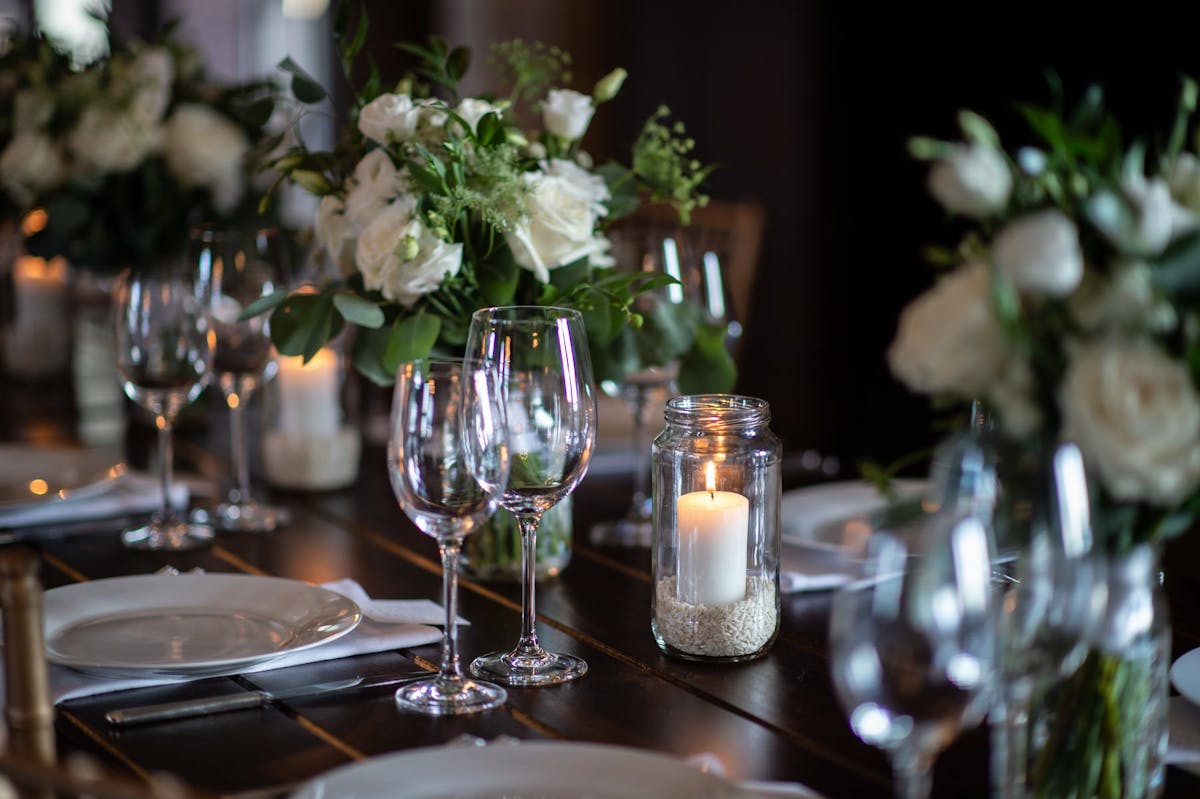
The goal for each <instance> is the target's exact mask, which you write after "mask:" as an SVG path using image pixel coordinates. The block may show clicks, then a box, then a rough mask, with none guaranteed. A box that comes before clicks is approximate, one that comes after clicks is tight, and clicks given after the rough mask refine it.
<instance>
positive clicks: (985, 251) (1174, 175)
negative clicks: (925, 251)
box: [888, 81, 1200, 552]
mask: <svg viewBox="0 0 1200 799" xmlns="http://www.w3.org/2000/svg"><path fill="white" fill-rule="evenodd" d="M1196 105H1197V90H1196V85H1195V84H1194V83H1192V82H1190V81H1188V82H1186V83H1185V86H1184V89H1183V96H1182V102H1181V107H1180V111H1179V115H1178V119H1177V121H1176V124H1175V127H1174V130H1173V131H1172V132H1171V134H1170V136H1169V138H1168V139H1167V140H1166V146H1165V148H1164V149H1163V150H1162V152H1160V153H1158V154H1157V155H1155V156H1154V157H1151V156H1150V155H1149V154H1148V152H1147V148H1146V147H1145V146H1144V145H1142V144H1140V143H1137V142H1135V143H1132V144H1130V145H1128V146H1125V145H1123V143H1122V141H1121V135H1120V129H1119V127H1118V126H1117V123H1116V121H1115V120H1114V119H1113V118H1112V117H1111V116H1110V115H1109V114H1107V113H1106V112H1105V111H1104V109H1103V108H1102V106H1101V103H1100V93H1099V90H1097V89H1093V90H1092V91H1091V92H1090V93H1089V94H1088V95H1087V96H1086V97H1085V99H1084V100H1083V102H1082V103H1081V105H1080V106H1079V107H1078V108H1077V109H1074V111H1073V113H1071V114H1069V115H1067V114H1062V113H1059V112H1058V111H1056V110H1051V109H1045V108H1037V107H1031V106H1027V107H1024V108H1023V109H1022V110H1023V114H1024V116H1025V118H1026V120H1027V122H1028V123H1029V124H1030V126H1031V127H1032V129H1033V132H1034V134H1035V135H1036V136H1037V137H1038V138H1039V139H1040V144H1038V145H1037V146H1028V147H1023V148H1020V149H1018V150H1016V151H1015V152H1011V153H1009V152H1005V151H1004V150H1003V149H1002V148H1001V145H1000V140H999V137H998V136H997V134H996V132H995V131H994V130H993V128H992V127H991V126H990V125H989V124H988V123H987V122H986V121H985V120H983V119H982V118H980V117H979V116H977V115H974V114H971V113H969V112H964V113H963V114H962V115H961V116H960V125H961V127H962V130H963V133H964V134H965V137H966V142H965V143H957V142H941V141H933V140H930V139H914V140H913V141H912V142H911V143H910V148H911V150H912V152H913V154H914V155H915V156H916V157H918V158H921V159H925V160H929V161H931V162H932V169H931V171H930V176H929V189H930V192H931V193H932V194H933V196H934V197H935V198H936V199H937V200H938V202H939V203H940V204H941V205H942V206H943V207H944V208H945V209H946V210H947V211H948V212H949V213H950V214H952V215H955V216H959V217H964V218H966V220H968V226H967V227H968V231H967V233H966V235H965V237H964V238H963V239H962V240H961V241H960V242H959V244H958V246H957V248H955V249H953V250H934V251H931V252H932V253H933V255H934V256H935V260H936V261H937V262H939V263H941V264H943V265H945V266H947V267H949V271H948V273H947V274H946V275H944V276H943V277H942V278H940V279H939V280H938V281H937V283H936V284H935V285H934V287H933V288H932V289H930V290H929V291H928V292H927V293H926V294H924V295H922V296H920V297H918V298H917V299H916V300H914V301H913V302H912V303H911V304H910V305H909V306H908V307H907V308H905V309H904V311H903V313H902V315H901V317H900V324H899V330H898V333H897V335H896V338H895V341H894V342H893V343H892V346H891V348H890V349H889V351H888V361H889V363H890V365H891V368H892V371H893V373H894V374H895V375H896V376H897V377H899V378H900V379H901V380H902V381H904V382H905V383H906V384H907V385H908V386H909V387H910V388H912V389H913V390H915V391H920V392H924V393H928V394H934V395H941V396H948V397H951V398H957V399H961V400H971V399H983V400H985V401H986V402H987V403H988V404H989V405H990V407H992V408H993V409H994V411H995V412H996V414H997V416H998V420H999V423H1000V424H1001V425H1002V427H1003V428H1004V430H1005V431H1006V432H1007V433H1009V434H1010V435H1011V436H1013V437H1016V438H1018V439H1021V438H1026V439H1027V438H1032V437H1042V438H1044V439H1047V440H1058V439H1062V440H1070V441H1073V442H1075V443H1076V444H1077V445H1078V446H1079V448H1080V450H1081V451H1082V453H1083V456H1084V458H1085V460H1086V462H1087V465H1088V469H1089V474H1090V475H1091V476H1092V478H1093V482H1095V483H1096V484H1097V487H1098V489H1099V491H1098V496H1097V497H1096V498H1095V499H1096V509H1097V511H1098V512H1097V513H1095V514H1094V515H1093V521H1094V525H1095V527H1096V533H1097V536H1098V537H1099V538H1101V539H1102V540H1104V541H1105V542H1106V544H1107V545H1108V547H1109V549H1110V550H1112V551H1115V552H1121V551H1125V550H1127V549H1128V548H1129V547H1131V546H1133V545H1136V544H1139V543H1143V542H1146V541H1147V540H1149V541H1151V542H1159V541H1161V540H1162V539H1164V538H1167V537H1169V536H1171V535H1174V534H1177V533H1179V532H1181V531H1182V530H1184V529H1186V528H1187V527H1188V526H1190V524H1191V523H1192V521H1193V520H1194V519H1195V518H1196V516H1197V513H1198V512H1200V390H1198V386H1200V160H1198V159H1197V157H1196V155H1195V154H1194V153H1193V152H1189V151H1188V149H1187V148H1186V147H1185V143H1186V140H1187V134H1188V128H1189V125H1190V122H1191V117H1192V114H1193V112H1194V111H1195V108H1196Z"/></svg>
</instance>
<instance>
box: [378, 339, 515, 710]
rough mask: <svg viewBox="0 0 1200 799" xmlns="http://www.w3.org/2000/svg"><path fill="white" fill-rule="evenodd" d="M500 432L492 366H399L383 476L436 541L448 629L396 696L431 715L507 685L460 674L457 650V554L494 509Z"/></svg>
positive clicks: (503, 433) (501, 469)
mask: <svg viewBox="0 0 1200 799" xmlns="http://www.w3.org/2000/svg"><path fill="white" fill-rule="evenodd" d="M508 466H509V460H508V439H507V429H506V425H505V421H504V406H503V405H502V403H501V397H500V391H499V384H498V380H497V377H496V373H495V372H494V371H491V370H489V369H486V368H466V369H464V367H463V365H462V364H461V363H459V362H456V361H444V360H435V359H425V360H417V361H411V362H409V363H405V364H401V366H400V370H399V372H398V373H397V375H396V389H395V393H394V399H393V401H392V415H391V425H390V432H389V435H388V477H389V478H390V480H391V483H392V490H393V492H395V494H396V499H397V500H398V501H399V503H400V507H401V508H403V509H404V513H405V514H406V515H407V516H408V518H409V519H411V520H412V522H413V524H415V525H416V526H417V528H418V529H419V530H420V531H421V532H423V533H425V534H426V535H428V536H432V537H433V538H434V539H436V540H437V543H438V551H439V552H440V553H441V557H442V574H443V577H442V586H443V589H442V602H443V605H444V606H445V610H446V632H445V635H444V636H443V638H442V664H441V668H440V669H439V670H438V674H437V676H436V677H433V678H431V679H428V680H423V681H421V682H417V683H413V684H412V685H409V686H406V687H404V688H401V689H400V690H399V691H397V692H396V703H397V704H398V705H399V706H400V707H402V708H405V709H407V710H414V711H417V712H420V713H428V714H431V715H457V714H461V713H477V712H479V711H482V710H488V709H489V708H493V707H497V706H498V705H501V704H503V703H504V701H505V699H506V698H507V693H506V692H505V690H504V689H503V688H501V687H500V686H498V685H492V684H491V683H487V682H482V681H476V680H472V679H470V678H467V677H464V676H463V673H462V664H461V663H460V661H459V657H458V627H457V619H458V558H459V554H460V552H461V550H462V543H463V539H464V538H465V537H466V536H467V535H469V534H470V533H472V532H474V531H475V529H476V528H478V527H479V526H480V525H481V524H483V523H484V522H485V521H486V520H487V519H488V518H489V517H490V516H491V515H492V514H493V513H495V512H496V508H497V507H498V503H499V498H500V492H501V491H503V490H504V486H505V483H506V482H507V479H508Z"/></svg>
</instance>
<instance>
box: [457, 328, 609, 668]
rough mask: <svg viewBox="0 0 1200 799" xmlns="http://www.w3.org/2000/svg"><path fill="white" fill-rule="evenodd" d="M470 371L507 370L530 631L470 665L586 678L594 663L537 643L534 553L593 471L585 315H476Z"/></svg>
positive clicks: (505, 498)
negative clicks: (558, 508)
mask: <svg viewBox="0 0 1200 799" xmlns="http://www.w3.org/2000/svg"><path fill="white" fill-rule="evenodd" d="M463 363H464V368H465V369H475V368H479V367H481V366H485V367H491V368H493V369H495V370H496V372H497V374H498V375H499V376H500V382H501V391H502V392H503V397H504V406H505V412H506V415H507V418H508V426H509V451H510V455H511V460H512V466H511V473H510V475H509V481H508V487H507V488H506V489H505V491H504V493H503V494H502V495H501V497H500V504H501V505H502V506H503V507H504V508H505V509H506V510H508V511H509V512H511V513H512V514H513V515H514V516H515V517H516V518H517V524H518V525H519V526H520V528H521V565H522V581H521V585H522V591H521V637H520V640H519V641H518V643H517V646H516V648H514V649H513V650H512V651H510V652H494V653H491V654H489V655H484V656H483V657H480V658H477V659H476V660H475V661H474V662H473V663H472V664H471V672H472V673H473V674H475V676H477V677H482V678H485V679H492V680H496V681H497V682H502V683H505V684H507V685H552V684H556V683H561V682H566V681H568V680H573V679H576V678H577V677H581V676H582V675H583V674H584V673H586V672H587V663H586V662H584V661H583V660H582V659H580V658H577V657H574V656H572V655H567V654H558V653H553V652H547V651H546V650H545V649H543V648H542V646H541V644H540V643H539V642H538V637H537V630H536V620H537V619H536V611H535V596H534V586H535V580H534V568H535V563H534V557H535V544H536V541H537V529H538V524H539V522H540V521H541V518H542V514H544V513H545V512H546V511H548V510H549V509H550V508H552V507H554V506H555V505H557V504H558V503H559V502H561V501H562V500H563V498H565V497H566V496H567V495H568V494H570V493H571V492H572V491H573V490H574V489H575V486H576V485H578V484H579V481H580V480H582V479H583V476H584V474H585V473H586V472H587V467H588V462H589V461H590V460H591V456H592V447H593V445H594V444H595V439H596V396H595V388H594V386H593V383H592V365H591V359H590V357H589V355H588V348H587V337H586V334H585V331H584V327H583V317H582V316H581V315H580V314H579V312H578V311H574V310H570V309H566V308H553V307H542V306H515V307H502V308H485V309H482V310H479V311H476V312H475V314H474V315H473V316H472V317H471V329H470V332H469V334H468V336H467V349H466V356H465V358H464V361H463Z"/></svg>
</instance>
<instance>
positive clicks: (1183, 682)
mask: <svg viewBox="0 0 1200 799" xmlns="http://www.w3.org/2000/svg"><path fill="white" fill-rule="evenodd" d="M1171 685H1174V686H1175V690H1176V691H1179V693H1181V694H1183V697H1184V698H1185V699H1187V700H1188V701H1189V702H1191V703H1192V704H1193V705H1195V706H1196V707H1200V649H1193V650H1192V651H1191V652H1187V653H1185V654H1183V655H1180V656H1179V658H1178V659H1177V660H1176V661H1175V662H1174V663H1172V664H1171Z"/></svg>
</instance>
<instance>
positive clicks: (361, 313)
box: [333, 291, 384, 328]
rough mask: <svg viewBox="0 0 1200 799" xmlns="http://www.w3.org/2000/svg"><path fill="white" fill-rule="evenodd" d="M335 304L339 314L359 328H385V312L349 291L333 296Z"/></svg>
mask: <svg viewBox="0 0 1200 799" xmlns="http://www.w3.org/2000/svg"><path fill="white" fill-rule="evenodd" d="M333 304H334V307H336V308H337V310H338V313H340V314H341V315H342V317H343V318H345V320H346V321H347V322H351V323H353V324H356V325H358V326H359V327H368V328H377V327H382V326H383V321H384V316H383V311H382V310H381V309H380V307H379V306H378V305H376V304H375V303H373V302H371V301H370V300H367V299H364V298H363V297H360V296H358V295H357V294H352V293H350V292H349V291H339V292H338V293H337V294H334V295H333Z"/></svg>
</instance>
